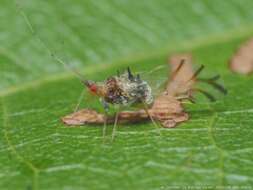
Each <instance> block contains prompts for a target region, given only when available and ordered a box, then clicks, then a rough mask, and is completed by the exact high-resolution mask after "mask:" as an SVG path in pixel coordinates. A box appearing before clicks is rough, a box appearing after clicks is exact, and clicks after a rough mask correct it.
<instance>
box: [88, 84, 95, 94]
mask: <svg viewBox="0 0 253 190" xmlns="http://www.w3.org/2000/svg"><path fill="white" fill-rule="evenodd" d="M89 88H90V91H91V92H93V93H96V92H97V86H96V85H95V84H92V85H91V86H90V87H89Z"/></svg>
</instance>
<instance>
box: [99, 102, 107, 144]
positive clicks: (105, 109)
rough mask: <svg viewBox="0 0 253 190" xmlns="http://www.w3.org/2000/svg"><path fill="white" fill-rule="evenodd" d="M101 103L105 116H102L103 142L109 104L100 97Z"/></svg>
mask: <svg viewBox="0 0 253 190" xmlns="http://www.w3.org/2000/svg"><path fill="white" fill-rule="evenodd" d="M100 101H101V102H102V104H103V107H104V115H105V118H104V126H103V142H105V136H106V128H107V118H108V115H109V114H108V111H109V105H108V104H107V103H106V102H105V101H104V100H103V99H101V100H100Z"/></svg>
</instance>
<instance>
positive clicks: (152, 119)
mask: <svg viewBox="0 0 253 190" xmlns="http://www.w3.org/2000/svg"><path fill="white" fill-rule="evenodd" d="M142 103H143V107H144V110H145V112H146V114H147V115H148V117H149V118H150V120H151V122H152V123H153V125H154V126H155V128H157V129H158V132H159V135H161V131H160V128H159V126H158V125H157V123H156V122H155V119H154V117H153V116H152V115H151V114H150V113H149V111H148V106H147V104H146V103H145V102H144V101H143V100H142Z"/></svg>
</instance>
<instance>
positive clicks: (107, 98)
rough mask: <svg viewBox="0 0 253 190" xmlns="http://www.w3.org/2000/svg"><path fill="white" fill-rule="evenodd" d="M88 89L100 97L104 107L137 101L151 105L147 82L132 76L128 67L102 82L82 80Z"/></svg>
mask: <svg viewBox="0 0 253 190" xmlns="http://www.w3.org/2000/svg"><path fill="white" fill-rule="evenodd" d="M84 84H85V86H87V87H88V89H89V91H90V92H91V93H93V94H95V95H97V96H99V97H100V98H101V100H102V101H103V103H104V105H105V107H107V106H108V104H112V105H119V106H128V105H133V104H138V103H143V104H146V105H151V104H152V103H153V96H152V91H151V87H150V86H149V84H148V83H147V82H146V81H144V80H142V79H141V78H140V75H136V76H134V75H133V74H132V73H131V71H130V68H128V69H127V71H126V72H124V73H122V74H120V73H119V72H118V74H117V75H116V76H112V77H109V78H108V79H107V80H106V81H104V82H93V81H87V80H86V81H84Z"/></svg>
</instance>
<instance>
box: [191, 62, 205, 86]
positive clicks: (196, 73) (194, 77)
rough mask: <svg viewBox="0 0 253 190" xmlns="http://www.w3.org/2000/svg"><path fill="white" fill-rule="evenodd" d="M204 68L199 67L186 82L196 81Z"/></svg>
mask: <svg viewBox="0 0 253 190" xmlns="http://www.w3.org/2000/svg"><path fill="white" fill-rule="evenodd" d="M204 68H205V66H204V65H201V66H200V67H199V68H198V69H197V70H196V71H195V73H194V74H193V75H192V77H191V78H190V79H189V80H188V82H190V81H194V80H196V79H197V76H198V75H199V74H200V73H201V71H202V70H203V69H204Z"/></svg>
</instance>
